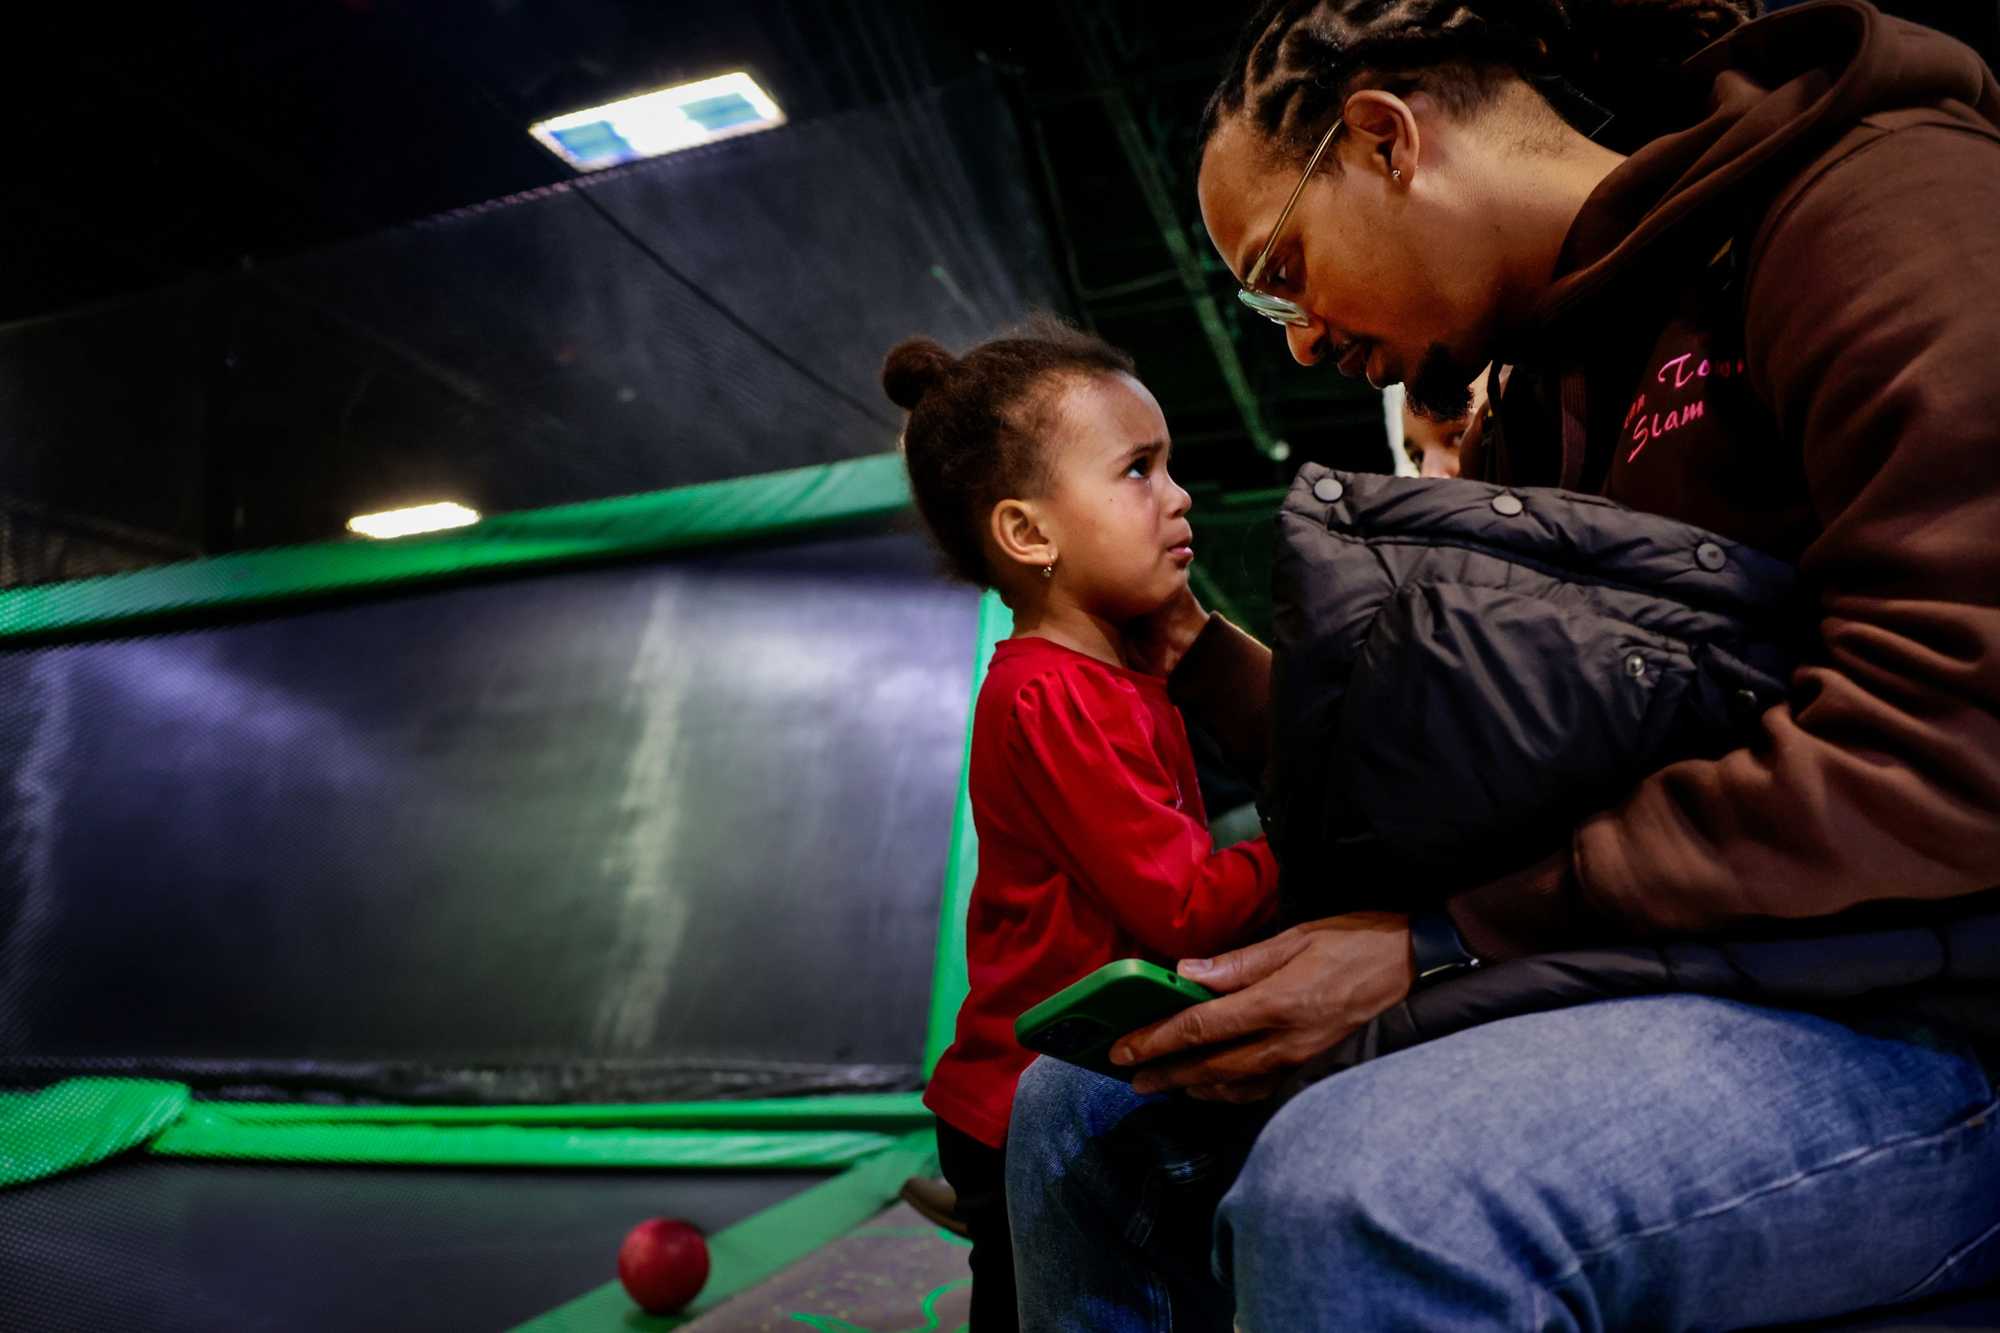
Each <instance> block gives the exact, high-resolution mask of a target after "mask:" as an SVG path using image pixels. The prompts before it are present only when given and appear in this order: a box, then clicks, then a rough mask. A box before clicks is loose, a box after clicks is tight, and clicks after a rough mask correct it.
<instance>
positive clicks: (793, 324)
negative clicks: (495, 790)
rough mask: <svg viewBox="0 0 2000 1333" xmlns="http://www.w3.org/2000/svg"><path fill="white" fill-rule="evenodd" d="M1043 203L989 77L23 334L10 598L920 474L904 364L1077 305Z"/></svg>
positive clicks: (29, 326)
mask: <svg viewBox="0 0 2000 1333" xmlns="http://www.w3.org/2000/svg"><path fill="white" fill-rule="evenodd" d="M1032 179H1033V176H1032V174H1031V172H1030V171H1029V170H1028V169H1027V168H1026V166H1025V164H1024V162H1023V160H1022V154H1021V149H1020V145H1019V142H1018V139H1017V136H1016V132H1015V128H1014V124H1013V121H1012V119H1011V117H1010V116H1009V113H1008V111H1007V107H1006V103H1005V99H1004V98H1003V97H1002V96H1001V94H1000V92H999V90H998V88H997V87H996V86H995V84H994V83H993V82H992V81H991V80H989V79H987V78H983V77H981V78H974V79H970V80H965V81H960V82H957V83H953V84H950V85H946V86H943V87H937V88H932V89H930V90H927V91H924V92H921V93H917V94H914V95H912V96H910V97H907V98H904V99H901V100H897V101H892V102H887V103H883V104H880V105H876V106H871V107H866V108H862V109H858V110H851V111H846V112H841V113H838V114H833V115H828V116H824V117H820V118H817V119H811V120H806V121H801V122H798V123H794V124H789V125H785V126H782V127H780V128H778V129H776V130H772V131H769V132H765V133H760V134H753V135H748V136H745V137H741V138H737V139H731V140H726V141H723V142H720V143H717V144H713V145H710V146H708V147H706V148H700V149H695V150H691V151H687V152H683V153H679V154H676V155H672V156H669V157H664V158H659V159H654V160H652V161H648V162H641V163H636V164H633V165H630V166H627V167H622V168H619V169H616V170H612V171H607V172H601V173H598V174H595V175H590V176H580V177H577V178H575V179H573V180H571V181H568V182H565V183H563V184H560V185H557V186H551V187H548V188H545V189H541V190H536V191H531V192H529V193H527V194H523V195H519V196H515V197H510V198H506V199H501V200H497V201H493V202H490V203H486V204H481V205H478V206H474V207H469V208H464V209H459V210H456V211H454V212H452V213H449V214H445V215H442V216H439V217H435V218H431V219H429V220H426V221H422V222H419V223H415V224H411V225H407V226H402V227H397V228H394V229H391V230H389V231H385V232H381V233H378V234H375V235H372V236H369V237H365V238H363V239H360V240H357V241H353V242H349V243H345V244H340V245H337V246H333V247H330V248H327V249H324V250H321V251H316V252H311V253H306V254H299V255H293V256H287V257H281V258H274V259H264V260H259V261H257V262H246V263H245V264H243V265H242V266H240V267H238V268H234V269H232V270H230V271H228V272H223V273H212V274H207V275H204V276H201V277H198V278H194V279H190V280H188V281H185V282H181V283H178V284H176V285H173V286H170V287H167V288H163V289H159V290H156V291H153V292H151V293H148V294H144V295H141V296H138V297H134V298H129V299H121V300H117V301H114V302H111V303H108V304H105V305H101V306H97V307H93V308H89V309H85V310H80V311H74V312H70V313H66V314H60V315H55V316H49V317H45V318H41V319H36V320H31V321H26V322H23V323H21V324H17V325H13V326H9V327H6V328H4V329H0V384H4V385H5V391H4V392H0V438H5V439H6V440H7V442H8V449H7V450H6V451H5V453H4V455H0V497H10V496H11V497H15V498H17V499H27V500H32V501H33V504H34V512H33V513H32V514H29V515H27V516H26V517H21V518H16V519H15V520H13V521H12V523H11V525H10V526H9V527H8V528H6V529H5V530H4V531H0V536H6V537H7V538H8V540H6V541H4V542H0V548H4V550H0V557H4V558H0V564H4V566H5V568H4V569H0V573H4V574H5V575H6V581H7V583H9V584H20V583H32V582H38V581H43V580H47V579H53V578H62V577H69V576H73V575H75V574H78V573H94V572H101V570H102V569H103V568H106V567H117V566H122V567H135V566H138V565H144V564H152V563H158V562H159V561H161V560H164V559H172V558H179V557H184V556H185V555H188V554H193V553H196V552H199V551H209V552H215V551H222V550H232V549H240V548H244V547H257V546H268V545H273V544H283V543H289V542H296V541H301V540H314V539H319V538H324V537H333V536H338V535H340V534H341V532H342V528H343V525H344V523H345V521H346V520H347V519H348V518H349V517H351V516H352V515H355V514H357V513H364V512H372V511H376V510H380V509H385V508H392V507H395V506H398V505H403V504H410V503H416V502H421V501H428V500H433V499H454V500H458V501H460V502H462V503H465V504H469V505H471V506H473V507H474V508H477V509H480V510H481V511H482V512H494V511H505V510H514V509H522V508H530V507H536V506H542V505H549V504H557V503H563V502H568V501H573V500H580V499H588V498H594V497H600V496H609V495H622V494H630V493H634V492H640V491H647V490H654V489H660V488H664V487H670V486H677V485H683V484H687V483H692V482H701V481H708V480H713V479H718V478H724V477H737V476H746V475H751V474H755V473H762V472H768V471H773V470H777V469H781V468H787V467H794V466H799V465H803V464H809V463H816V462H823V461H827V460H831V459H839V458H847V457H854V456H858V455H863V454H870V453H879V452H881V451H883V450H886V449H891V448H893V447H894V445H895V438H896V432H897V428H898V417H897V413H896V412H895V410H894V408H893V407H892V406H891V404H889V403H888V402H887V401H886V400H885V399H884V398H883V397H882V394H881V391H880V388H879V387H878V381H877V375H878V372H879V368H880V365H881V360H882V356H883V354H884V352H886V350H887V349H888V347H889V346H890V345H891V344H893V343H894V342H895V341H896V340H898V339H899V338H902V337H905V336H908V335H910V334H912V333H919V332H921V333H929V334H932V335H934V336H936V337H938V338H940V339H942V340H943V341H945V342H946V343H947V344H951V345H964V344H967V343H970V342H972V341H974V340H976V339H978V338H980V337H982V336H986V335H988V334H990V333H992V332H993V331H995V330H996V329H998V328H1000V327H1004V326H1005V325H1007V324H1010V323H1012V322H1014V321H1016V320H1017V319H1019V318H1020V317H1021V316H1022V315H1023V314H1024V313H1026V312H1027V311H1028V310H1030V309H1031V308H1035V307H1039V306H1046V305H1049V304H1051V303H1052V302H1053V301H1054V300H1055V292H1056V285H1055V279H1054V277H1053V268H1052V264H1051V261H1050V258H1049V254H1048V251H1047V246H1046V241H1045V238H1044V235H1043V232H1042V229H1041V225H1040V221H1039V214H1038V211H1037V208H1036V205H1035V201H1034V198H1033V195H1032V191H1031V188H1030V186H1029V184H1028V182H1030V181H1031V180H1032ZM0 509H4V506H0ZM38 539H39V540H40V541H41V543H42V544H41V545H40V546H37V544H36V543H37V540H38Z"/></svg>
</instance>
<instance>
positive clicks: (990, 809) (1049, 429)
mask: <svg viewBox="0 0 2000 1333" xmlns="http://www.w3.org/2000/svg"><path fill="white" fill-rule="evenodd" d="M882 383H883V387H884V388H885V389H886V390H887V392H888V395H889V397H890V399H891V400H893V401H894V402H895V403H896V404H897V405H898V406H900V407H904V408H907V409H909V413H910V418H909V425H908V427H907V429H906V430H905V432H904V436H903V449H904V456H905V459H906V461H907V464H908V467H909V472H910V487H911V490H912V491H913V492H914V494H915V498H916V503H917V508H918V511H919V512H920V513H921V514H922V515H923V519H924V522H925V524H926V526H927V527H928V528H929V529H930V531H931V534H932V536H933V537H934V538H935V539H936V541H937V544H938V546H939V547H941V548H942V550H943V551H944V554H945V557H946V559H947V560H948V561H949V563H950V566H951V569H952V571H953V572H954V573H955V574H957V575H958V576H959V577H961V578H964V579H965V580H967V581H968V582H971V583H975V584H978V585H980V586H982V587H989V588H994V589H997V590H998V591H999V594H1000V596H1001V598H1002V600H1004V601H1005V602H1006V604H1007V606H1008V607H1009V608H1010V609H1011V610H1012V611H1013V613H1014V634H1013V636H1012V637H1011V638H1009V639H1007V640H1006V641H1005V642H1003V643H1001V644H1000V645H999V647H998V648H997V649H996V650H995V651H994V654H993V660H992V663H991V665H990V667H989V668H988V671H987V676H986V683H985V685H984V686H983V687H982V688H981V690H980V693H979V700H978V703H977V705H976V707H975V709H974V714H973V727H972V758H971V767H970V779H969V781H970V787H971V797H972V813H973V824H974V827H975V828H976V829H977V830H978V833H979V875H978V878H977V880H976V881H975V883H974V885H973V890H972V903H971V908H970V912H969V915H968V919H967V922H966V956H967V963H968V972H969V974H970V978H971V992H970V994H968V995H967V997H966V1000H965V1003H964V1005H963V1006H962V1007H961V1008H960V1009H959V1013H958V1033H957V1040H956V1041H954V1042H953V1044H952V1046H951V1048H950V1049H949V1050H947V1051H946V1052H945V1054H944V1057H943V1058H942V1059H941V1060H940V1061H939V1063H938V1067H937V1071H936V1073H935V1074H934V1075H933V1076H932V1078H931V1082H930V1087H929V1090H928V1091H927V1092H926V1093H925V1096H924V1102H925V1105H927V1106H929V1107H930V1108H931V1110H933V1111H934V1112H936V1113H937V1116H938V1120H939V1122H940V1123H939V1125H938V1157H939V1160H940V1163H941V1165H942V1167H943V1170H944V1174H945V1177H946V1179H948V1180H949V1181H950V1182H951V1184H952V1186H953V1188H954V1189H956V1190H957V1192H958V1211H959V1215H960V1217H961V1218H962V1219H963V1220H964V1221H965V1223H966V1224H967V1227H968V1229H969V1230H970V1233H971V1236H972V1240H973V1250H972V1271H973V1293H972V1329H973V1330H974V1333H997V1331H998V1330H1004V1329H1011V1328H1013V1327H1014V1326H1015V1312H1014V1266H1013V1251H1012V1245H1011V1241H1010V1238H1009V1234H1008V1229H1007V1210H1006V1200H1005V1195H1004V1190H1003V1185H1002V1182H1003V1180H1004V1173H1003V1169H1002V1167H1003V1160H1004V1151H1003V1150H1004V1146H1005V1144H1006V1141H1007V1121H1008V1115H1009V1112H1010V1111H1011V1109H1012V1106H1013V1100H1014V1084H1015V1082H1016V1080H1017V1079H1018V1078H1019V1077H1020V1074H1021V1071H1022V1070H1023V1069H1025V1068H1026V1067H1027V1066H1028V1063H1029V1061H1030V1059H1031V1058H1032V1056H1031V1055H1030V1053H1029V1052H1027V1051H1026V1050H1024V1049H1022V1047H1021V1046H1020V1045H1019V1044H1018V1043H1016V1042H1015V1040H1014V1019H1015V1018H1016V1017H1017V1016H1018V1015H1019V1014H1020V1013H1021V1012H1022V1011H1023V1010H1025V1009H1028V1008H1029V1007H1031V1006H1032V1005H1034V1004H1036V1003H1037V1002H1039V1001H1041V1000H1043V999H1045V998H1047V997H1048V996H1049V995H1051V994H1053V993H1054V992H1056V991H1057V990H1060V989H1061V988H1062V987H1064V986H1066V985H1068V984H1069V983H1071V982H1073V981H1075V980H1077V979H1078V978H1080V977H1082V976H1084V975H1086V974H1087V973H1089V972H1091V971H1093V970H1095V969H1096V968H1098V967H1100V966H1102V965H1103V964H1105V963H1108V962H1111V961H1113V960H1115V959H1119V958H1130V957H1145V958H1150V959H1152V960H1154V961H1156V962H1159V963H1163V964H1165V965H1167V966H1172V965H1173V963H1174V961H1175V960H1176V959H1180V958H1186V957H1196V958H1199V957H1207V956H1209V955H1211V954H1214V953H1216V952H1219V951H1221V950H1224V949H1228V948H1231V947H1233V946H1235V945H1238V944H1241V943H1244V942H1246V941H1247V940H1248V939H1249V938H1250V937H1252V936H1253V935H1254V934H1255V933H1256V930H1257V927H1258V926H1259V925H1261V924H1263V923H1264V922H1265V921H1267V920H1268V919H1269V918H1270V917H1271V916H1272V914H1273V912H1274V910H1275V906H1276V899H1275V892H1276V886H1277V866H1276V863H1275V862H1274V861H1273V860H1272V857H1271V853H1270V850H1269V848H1267V847H1266V846H1265V843H1264V840H1263V839H1262V838H1259V839H1257V840H1255V841H1253V842H1246V843H1242V844H1240V845H1238V846H1235V847H1230V848H1227V849H1225V850H1222V851H1213V850H1211V848H1210V842H1209V835H1208V828H1207V823H1206V816H1205V815H1204V813H1203V810H1202V803H1201V793H1200V791H1199V789H1198V788H1197V787H1196V784H1195V768H1194V760H1193V757H1192V755H1191V754H1190V752H1189V748H1188V738H1187V730H1186V727H1185V726H1184V724H1183V723H1182V721H1181V717H1180V714H1179V713H1178V712H1177V711H1176V710H1175V708H1174V705H1173V704H1172V702H1171V701H1169V699H1168V697H1167V688H1166V682H1165V681H1164V680H1162V679H1160V678H1159V677H1156V676H1150V675H1146V674H1144V673H1142V672H1140V671H1136V670H1133V669H1131V668H1129V667H1128V666H1126V665H1125V663H1124V661H1123V660H1122V657H1121V652H1120V645H1121V639H1120V634H1119V626H1120V625H1121V624H1124V623H1126V622H1129V621H1131V620H1132V619H1134V618H1135V617H1139V616H1144V615H1147V614H1149V613H1151V612H1154V611H1157V610H1158V609H1160V608H1161V607H1163V606H1165V605H1166V603H1167V602H1169V601H1170V600H1172V599H1173V598H1175V597H1177V596H1179V595H1180V594H1181V593H1182V591H1183V590H1184V588H1185V587H1186V584H1187V578H1188V566H1189V565H1190V564H1191V563H1192V562H1193V560H1194V551H1193V548H1192V545H1191V541H1192V538H1193V532H1192V530H1191V529H1190V528H1189V526H1188V521H1187V513H1188V508H1189V500H1188V494H1187V492H1186V491H1184V490H1182V489H1181V488H1180V487H1179V486H1177V485H1175V484H1174V481H1173V478H1172V477H1170V476H1169V475H1168V474H1167V455H1168V452H1169V447H1170V446H1169V444H1168V440H1167V423H1166V421H1165V419H1164V418H1163V417H1162V416H1161V415H1160V406H1159V404H1158V403H1157V402H1155V401H1154V399H1153V395H1152V394H1150V393H1148V392H1147V391H1146V387H1145V386H1144V385H1143V384H1141V383H1139V381H1138V380H1137V379H1135V378H1134V377H1133V374H1132V363H1131V361H1130V360H1129V359H1128V358H1127V357H1126V356H1125V355H1124V354H1123V353H1121V352H1119V351H1117V350H1116V349H1114V348H1112V347H1110V346H1108V345H1106V344H1105V343H1103V342H1100V341H1099V340H1097V339H1095V338H1092V337H1088V336H1086V335H1084V334H1082V333H1079V332H1077V331H1076V330H1074V329H1071V328H1069V327H1068V326H1066V325H1062V324H1060V323H1056V322H1054V321H1043V322H1040V323H1037V324H1035V325H1032V326H1030V328H1029V329H1028V330H1027V331H1026V332H1025V333H1024V334H1023V335H1022V336H1018V337H1011V338H1005V339H1001V340H999V341H996V342H990V343H987V344H985V345H983V346H980V347H977V348H975V349H974V350H973V351H971V352H970V353H968V354H967V355H966V356H965V357H964V358H963V359H962V360H960V359H955V358H953V357H952V356H951V355H950V354H949V353H948V352H946V351H945V350H944V349H943V348H942V347H940V346H938V345H937V344H936V343H934V342H931V341H930V340H928V339H923V338H914V339H911V340H909V341H907V342H904V343H901V344H899V345H898V346H897V347H896V348H895V349H894V350H893V351H892V352H890V354H889V359H888V363H887V365H886V366H884V368H883V372H882Z"/></svg>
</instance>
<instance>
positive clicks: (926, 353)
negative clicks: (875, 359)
mask: <svg viewBox="0 0 2000 1333" xmlns="http://www.w3.org/2000/svg"><path fill="white" fill-rule="evenodd" d="M957 368H958V358H957V357H955V356H953V355H952V354H951V353H950V352H947V351H945V350H944V348H942V347H940V346H938V344H937V343H936V342H934V341H932V340H931V339H929V338H905V339H903V341H901V342H899V343H897V344H896V345H895V346H894V347H892V348H890V349H889V359H888V360H887V361H884V362H883V363H882V391H883V392H884V393H886V394H888V395H889V401H890V402H892V403H894V404H895V405H896V406H898V407H900V408H902V409H903V410H904V411H906V412H911V411H915V410H916V406H917V404H918V403H919V402H921V401H922V400H923V396H924V395H925V394H927V393H929V392H930V391H931V390H932V389H934V388H936V387H937V385H938V382H939V381H941V380H942V379H944V377H945V376H946V375H949V374H950V373H951V372H952V371H954V370H956V369H957Z"/></svg>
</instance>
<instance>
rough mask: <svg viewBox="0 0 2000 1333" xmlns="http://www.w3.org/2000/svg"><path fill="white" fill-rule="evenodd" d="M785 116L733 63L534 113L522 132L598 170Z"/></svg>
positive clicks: (750, 130) (769, 124)
mask: <svg viewBox="0 0 2000 1333" xmlns="http://www.w3.org/2000/svg"><path fill="white" fill-rule="evenodd" d="M784 123H785V113H784V112H782V111H780V110H778V104H777V103H776V102H773V101H772V100H771V98H770V95H769V94H768V93H766V92H765V91H764V90H763V89H762V88H759V87H758V86H757V81H756V80H755V79H753V78H751V77H750V76H749V75H748V74H745V73H743V72H742V71H741V70H738V71H737V72H735V73H733V74H722V75H718V76H717V77H715V78H713V79H703V80H701V81H700V82H698V83H683V84H678V85H676V86H674V87H672V88H661V89H658V90H656V91H654V92H650V93H640V94H639V95H638V96H636V97H627V98H624V99H623V100H621V101H617V102H606V103H605V104H604V105H603V106H594V107H591V108H589V109H588V110H586V111H572V112H570V113H569V114H568V115H566V116H557V117H555V118H554V119H553V120H538V121H536V122H535V123H534V124H533V125H530V126H529V127H528V133H530V134H532V135H534V136H535V138H536V139H537V140H538V141H539V142H540V143H541V145H542V146H543V147H544V148H547V149H548V150H549V151H550V152H552V153H554V154H556V155H557V156H558V157H561V158H562V159H563V160H564V161H566V162H568V163H569V164H570V165H571V166H573V167H575V168H576V169H577V170H578V171H601V170H603V169H604V168H605V167H615V166H617V165H618V164H619V163H621V162H636V161H638V160H639V159H640V158H642V157H658V156H659V155H660V154H662V153H677V152H679V151H680V150H681V149H683V148H694V147H698V146H699V145H701V144H705V143H714V142H715V141H716V140H718V139H731V138H734V137H735V136H737V135H739V134H755V133H756V132H757V131H758V130H769V129H776V128H777V127H778V126H780V125H782V124H784Z"/></svg>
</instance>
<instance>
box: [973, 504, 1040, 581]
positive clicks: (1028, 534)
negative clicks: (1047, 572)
mask: <svg viewBox="0 0 2000 1333" xmlns="http://www.w3.org/2000/svg"><path fill="white" fill-rule="evenodd" d="M987 535H988V536H989V537H991V538H992V539H993V549H994V550H995V551H997V552H998V553H999V555H1000V558H1001V559H1002V560H1005V561H1007V562H1008V563H1010V564H1017V565H1027V566H1032V567H1033V568H1034V569H1035V570H1038V571H1039V570H1040V569H1042V568H1043V567H1045V566H1047V565H1051V564H1054V563H1055V559H1056V545H1055V542H1054V541H1053V540H1052V539H1051V537H1050V536H1049V534H1048V533H1047V532H1046V531H1044V530H1043V516H1042V515H1041V514H1040V513H1039V512H1037V510H1036V506H1035V502H1034V501H1032V500H1002V501H1001V502H1000V503H999V504H997V505H994V506H993V514H992V517H991V518H989V519H988V520H987Z"/></svg>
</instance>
